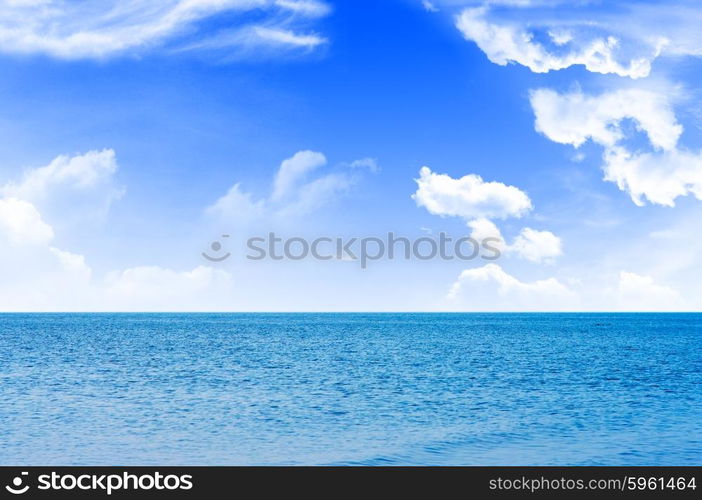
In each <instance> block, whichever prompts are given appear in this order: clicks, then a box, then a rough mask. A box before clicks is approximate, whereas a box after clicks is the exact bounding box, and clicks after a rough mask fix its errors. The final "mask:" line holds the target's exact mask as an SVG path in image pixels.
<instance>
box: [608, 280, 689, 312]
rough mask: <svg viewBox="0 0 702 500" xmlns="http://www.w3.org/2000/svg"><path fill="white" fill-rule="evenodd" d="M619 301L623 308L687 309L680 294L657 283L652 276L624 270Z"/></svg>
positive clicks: (637, 309) (620, 281)
mask: <svg viewBox="0 0 702 500" xmlns="http://www.w3.org/2000/svg"><path fill="white" fill-rule="evenodd" d="M617 298H618V302H619V308H620V309H621V310H625V311H626V310H628V311H669V310H681V309H685V307H684V304H683V301H682V298H681V296H680V294H679V293H678V292H677V291H676V290H674V289H673V288H670V287H668V286H665V285H659V284H657V283H656V282H655V281H654V280H653V278H651V277H650V276H642V275H639V274H636V273H631V272H627V271H622V272H621V273H620V274H619V288H618V297H617Z"/></svg>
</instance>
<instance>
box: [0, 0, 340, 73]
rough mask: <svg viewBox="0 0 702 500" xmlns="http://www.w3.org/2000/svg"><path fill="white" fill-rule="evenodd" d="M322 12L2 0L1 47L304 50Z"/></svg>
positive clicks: (90, 52) (186, 2)
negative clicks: (257, 46)
mask: <svg viewBox="0 0 702 500" xmlns="http://www.w3.org/2000/svg"><path fill="white" fill-rule="evenodd" d="M329 12H330V8H329V6H328V5H327V4H326V3H324V2H321V1H312V0H299V1H293V0H276V1H273V0H121V1H116V0H111V1H105V2H99V3H98V2H54V1H50V0H46V1H43V0H36V1H27V2H18V1H8V0H5V1H2V2H0V51H2V52H6V53H16V54H45V55H49V56H52V57H56V58H61V59H86V58H88V59H89V58H94V59H100V58H107V57H110V56H114V55H117V54H124V53H134V52H140V51H148V50H154V49H156V48H158V47H169V48H179V47H185V46H187V47H199V48H210V49H212V48H232V49H235V48H236V47H237V46H238V45H241V44H248V45H249V46H250V45H252V44H255V43H256V42H258V43H260V44H262V45H269V46H270V45H271V44H275V45H278V46H280V47H284V48H288V49H289V48H291V47H298V48H300V47H302V48H307V49H309V48H310V47H315V46H317V45H320V44H322V43H325V42H326V38H324V37H323V36H321V35H318V34H316V33H312V32H310V31H309V26H310V23H312V22H314V20H315V19H318V18H319V17H322V16H325V15H327V14H328V13H329ZM213 26H216V28H213Z"/></svg>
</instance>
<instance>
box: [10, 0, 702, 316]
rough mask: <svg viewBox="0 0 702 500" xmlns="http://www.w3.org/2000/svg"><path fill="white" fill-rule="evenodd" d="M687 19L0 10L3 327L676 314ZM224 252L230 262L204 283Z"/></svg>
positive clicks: (683, 212) (695, 270) (356, 11)
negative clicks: (204, 313) (356, 239)
mask: <svg viewBox="0 0 702 500" xmlns="http://www.w3.org/2000/svg"><path fill="white" fill-rule="evenodd" d="M700 18H702V9H700V8H699V7H698V6H696V5H695V3H693V2H686V1H679V2H673V3H672V4H671V3H670V2H665V3H664V2H635V3H634V2H624V1H622V2H583V3H573V2H567V3H566V2H557V1H556V2H554V1H551V2H545V1H543V2H539V1H523V2H511V1H499V2H486V3H482V2H471V1H458V0H456V1H436V2H433V3H432V4H428V3H424V2H421V1H419V0H418V1H411V0H384V1H382V2H379V1H363V0H361V1H353V2H352V1H340V2H332V1H328V2H321V1H293V0H278V1H272V0H271V1H267V0H261V1H245V0H225V1H210V0H200V1H194V0H188V1H176V0H171V1H165V2H152V1H147V0H128V1H123V2H118V3H113V2H105V3H104V5H101V6H98V7H94V8H92V9H88V8H87V7H86V6H85V5H83V4H68V3H64V2H56V1H50V0H30V1H27V2H3V3H0V47H2V48H0V52H1V54H0V65H2V68H3V70H4V71H3V79H2V81H0V103H1V104H2V106H0V134H2V136H3V138H4V140H3V141H2V146H1V147H0V257H2V263H1V264H0V269H2V270H3V274H4V275H5V280H3V281H4V283H3V284H2V285H0V309H1V310H467V311H468V310H699V308H700V304H701V303H702V298H701V297H700V293H699V292H700V290H699V286H698V283H699V281H700V278H702V276H700V274H701V271H700V269H702V266H700V262H699V260H700V258H699V257H698V255H699V250H700V247H701V246H702V245H701V244H700V241H701V240H700V238H699V236H698V232H697V229H696V228H697V226H698V225H699V224H698V220H699V214H700V198H702V155H701V154H700V142H701V141H702V134H701V133H700V130H701V129H700V116H701V115H702V108H700V107H699V104H697V103H698V102H699V93H698V84H699V82H700V75H701V74H702V73H700V68H701V66H700V62H699V55H701V54H702V40H700V38H701V36H700V35H699V34H698V30H697V29H696V28H695V26H696V25H697V24H696V22H697V20H699V19H700ZM624 20H626V22H624ZM304 151H308V152H314V153H315V154H316V155H319V156H311V157H309V158H312V159H311V160H310V161H311V162H312V164H310V165H311V166H305V161H306V160H305V155H304V154H302V155H296V153H299V152H304ZM322 155H323V156H322ZM309 158H308V159H309ZM286 159H291V160H290V162H289V163H288V164H287V165H288V168H289V170H288V173H287V174H284V173H283V171H284V170H285V168H281V164H282V163H283V162H284V160H286ZM424 166H426V167H428V170H427V171H426V175H421V176H420V168H421V167H424ZM300 168H301V169H303V170H304V172H303V173H302V174H299V175H297V174H295V175H297V176H296V177H295V176H293V177H290V179H291V180H290V185H289V186H288V187H286V188H285V189H283V188H282V187H281V188H280V189H279V193H278V194H276V192H275V190H276V186H277V185H282V184H281V183H282V182H283V181H281V179H282V178H283V177H284V175H293V174H290V172H294V171H295V169H300ZM305 169H306V170H305ZM478 176H479V177H478ZM234 186H236V187H234ZM515 196H517V197H520V196H521V197H522V198H519V199H528V202H529V207H528V208H525V207H522V208H523V209H519V208H518V207H517V205H518V203H519V199H517V198H515ZM269 230H275V231H277V232H279V233H281V234H282V235H287V236H293V235H304V236H308V237H315V236H320V235H333V236H336V235H341V236H377V235H383V234H385V233H387V232H388V231H394V232H395V233H397V234H400V235H403V236H407V237H412V238H418V237H421V236H425V235H427V234H432V235H436V234H437V233H439V232H441V231H446V232H448V233H450V234H452V235H455V236H456V237H460V236H465V235H471V234H472V235H474V236H476V237H477V236H480V235H482V236H485V235H488V236H493V237H497V238H498V239H500V240H501V241H502V245H503V256H502V257H501V258H500V259H499V260H498V261H496V262H486V261H484V260H480V259H477V260H475V261H471V262H461V261H450V262H448V261H441V260H432V261H431V262H417V261H410V262H405V261H387V260H382V261H378V262H374V263H373V265H372V266H371V267H370V268H369V269H365V270H361V269H359V267H358V265H356V264H355V263H353V262H340V261H333V262H316V261H311V260H306V261H303V262H291V261H285V262H270V261H265V262H250V261H247V260H246V259H244V258H243V255H242V254H243V252H244V250H245V249H244V247H243V241H244V240H245V239H246V238H247V237H249V236H257V235H261V234H266V233H267V232H268V231H269ZM224 233H227V234H232V238H231V239H230V240H228V241H227V242H226V243H227V244H228V245H229V246H230V247H231V248H230V250H232V253H233V257H232V258H231V259H228V260H226V261H225V262H223V263H219V264H213V263H211V262H208V261H207V260H205V259H203V258H202V256H201V252H202V251H204V250H206V249H207V248H208V245H209V244H210V242H211V241H213V240H216V239H218V238H219V239H221V234H224Z"/></svg>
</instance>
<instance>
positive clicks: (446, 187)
mask: <svg viewBox="0 0 702 500" xmlns="http://www.w3.org/2000/svg"><path fill="white" fill-rule="evenodd" d="M415 181H416V182H417V186H418V187H417V191H416V192H415V193H414V194H413V195H412V199H413V200H414V201H415V202H416V203H417V206H420V207H424V208H426V209H427V210H428V211H429V213H431V214H434V215H441V216H454V217H463V218H464V219H466V220H472V219H479V218H486V219H492V218H498V219H504V218H507V217H521V216H522V215H524V214H526V213H527V212H529V210H531V208H532V205H531V200H530V199H529V197H528V196H527V194H526V193H525V192H523V191H522V190H520V189H519V188H516V187H514V186H507V185H505V184H502V183H501V182H485V181H483V179H482V178H481V177H480V176H479V175H475V174H469V175H466V176H464V177H461V178H460V179H454V178H452V177H450V176H448V175H446V174H436V173H434V172H432V171H431V169H430V168H429V167H422V168H421V169H420V171H419V179H415Z"/></svg>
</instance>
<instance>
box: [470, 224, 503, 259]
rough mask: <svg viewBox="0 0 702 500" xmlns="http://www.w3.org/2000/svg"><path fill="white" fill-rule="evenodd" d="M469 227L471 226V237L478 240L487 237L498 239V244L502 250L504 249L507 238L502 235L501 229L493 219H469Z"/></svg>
mask: <svg viewBox="0 0 702 500" xmlns="http://www.w3.org/2000/svg"><path fill="white" fill-rule="evenodd" d="M468 227H469V228H471V233H470V237H471V238H473V239H475V240H477V241H483V240H486V239H487V238H492V239H493V240H498V242H497V244H496V246H497V247H498V248H499V249H500V251H503V250H504V248H505V239H504V238H503V237H502V233H501V232H500V229H499V228H498V227H497V226H496V225H495V223H494V222H492V221H491V220H489V219H485V218H480V219H473V220H471V221H468Z"/></svg>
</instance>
